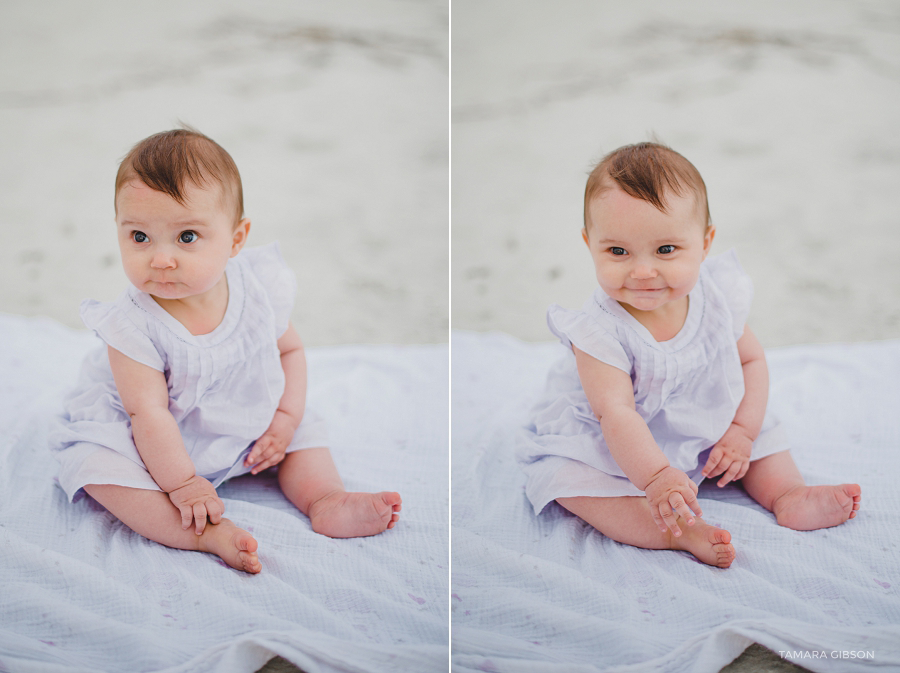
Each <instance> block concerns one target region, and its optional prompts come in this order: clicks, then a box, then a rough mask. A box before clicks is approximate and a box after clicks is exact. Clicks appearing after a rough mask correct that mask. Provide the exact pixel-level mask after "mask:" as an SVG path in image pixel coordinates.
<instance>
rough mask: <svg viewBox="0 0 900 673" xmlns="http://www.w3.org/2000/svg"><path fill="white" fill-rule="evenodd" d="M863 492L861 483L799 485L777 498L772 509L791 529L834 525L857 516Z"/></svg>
mask: <svg viewBox="0 0 900 673" xmlns="http://www.w3.org/2000/svg"><path fill="white" fill-rule="evenodd" d="M861 492H862V489H860V487H859V484H839V485H837V486H797V487H796V488H793V489H791V490H790V491H788V492H787V493H785V494H784V495H782V496H781V497H779V498H778V499H777V500H775V504H774V505H773V507H772V511H773V512H774V513H775V519H776V520H777V521H778V523H779V524H780V525H782V526H785V527H787V528H793V529H794V530H818V529H819V528H830V527H831V526H839V525H840V524H842V523H844V522H845V521H846V520H847V519H852V518H853V517H855V516H856V512H857V510H859V499H860V493H861Z"/></svg>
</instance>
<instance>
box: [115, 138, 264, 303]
mask: <svg viewBox="0 0 900 673" xmlns="http://www.w3.org/2000/svg"><path fill="white" fill-rule="evenodd" d="M115 209H116V227H117V230H118V238H119V249H120V251H121V253H122V265H123V266H124V268H125V275H126V276H128V279H129V280H130V281H131V282H132V284H133V285H134V286H135V287H137V288H138V289H139V290H142V291H144V292H147V293H148V294H151V295H152V296H154V297H156V298H157V300H182V299H186V298H188V297H195V296H200V295H204V294H205V293H207V292H209V291H210V290H212V289H218V290H221V288H222V287H223V286H222V285H221V283H222V282H223V279H224V274H225V266H226V263H227V262H228V259H229V258H230V257H233V256H234V255H236V254H237V253H238V252H240V250H241V248H242V247H243V245H244V243H245V242H246V239H247V234H248V232H249V230H250V221H249V220H247V219H244V218H243V214H244V213H243V211H244V205H243V194H242V189H241V177H240V174H239V173H238V170H237V166H236V165H235V163H234V161H233V160H232V158H231V157H230V156H229V154H228V153H227V152H226V151H225V150H224V149H222V148H221V147H220V146H219V145H218V144H216V143H215V142H213V141H212V140H210V139H209V138H207V137H206V136H204V135H203V134H201V133H198V132H197V131H194V130H190V129H178V130H174V131H165V132H163V133H157V134H155V135H152V136H150V137H149V138H145V139H144V140H142V141H141V142H139V143H138V144H137V145H135V146H134V148H132V150H131V151H130V152H129V153H128V154H127V155H126V156H125V158H124V159H123V160H122V163H121V165H120V166H119V172H118V174H117V175H116V194H115Z"/></svg>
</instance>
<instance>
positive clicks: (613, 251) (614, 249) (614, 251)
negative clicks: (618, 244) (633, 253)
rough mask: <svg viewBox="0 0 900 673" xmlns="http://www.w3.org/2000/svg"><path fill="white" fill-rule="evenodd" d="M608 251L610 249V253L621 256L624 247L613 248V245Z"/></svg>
mask: <svg viewBox="0 0 900 673" xmlns="http://www.w3.org/2000/svg"><path fill="white" fill-rule="evenodd" d="M609 251H610V252H611V253H612V254H614V255H616V256H621V255H624V254H625V248H615V247H613V248H610V249H609Z"/></svg>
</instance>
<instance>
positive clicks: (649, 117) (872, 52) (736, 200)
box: [451, 0, 900, 347]
mask: <svg viewBox="0 0 900 673" xmlns="http://www.w3.org/2000/svg"><path fill="white" fill-rule="evenodd" d="M898 30H900V9H898V7H897V5H896V4H894V3H891V2H889V1H887V0H882V1H870V2H860V3H845V2H834V1H830V2H804V1H800V0H791V1H789V2H779V1H760V0H757V1H755V2H751V3H743V4H740V3H718V2H714V1H712V0H691V1H690V2H684V3H662V2H653V1H648V0H637V1H634V2H627V3H613V2H581V1H577V0H562V1H560V2H557V3H553V4H552V9H550V5H534V6H531V8H530V10H529V11H527V12H525V11H522V9H521V3H517V2H514V0H495V1H494V2H489V3H481V2H473V1H470V0H469V1H465V2H455V3H454V4H453V49H452V55H453V77H452V101H453V102H452V130H453V136H452V155H453V165H452V181H453V193H452V197H451V199H452V200H451V204H452V213H453V219H452V247H453V265H452V272H451V273H452V287H453V301H452V312H453V326H454V327H455V328H465V329H473V330H492V329H498V330H502V331H504V332H508V333H510V334H513V335H515V336H518V337H520V338H522V339H526V340H530V341H543V340H547V339H548V338H550V335H549V333H548V331H547V329H546V325H545V320H544V313H545V310H546V307H547V306H548V305H549V304H551V303H554V302H556V303H559V304H561V305H563V306H566V307H569V308H577V307H579V306H581V304H582V303H583V301H584V300H585V299H586V298H587V297H588V295H589V294H590V292H591V289H592V286H593V283H594V280H593V268H592V266H591V263H590V259H589V257H588V255H587V251H586V249H585V248H584V244H583V242H582V240H581V236H580V231H581V227H582V194H583V189H584V181H585V177H586V174H587V172H588V171H589V170H590V168H591V166H592V165H593V163H595V162H596V161H597V160H599V159H600V158H601V157H602V156H603V155H604V154H605V153H606V152H608V151H610V150H613V149H615V148H616V147H619V146H621V145H624V144H628V143H633V142H639V141H643V140H649V139H651V138H652V137H653V136H654V135H655V136H656V137H657V138H658V139H660V140H662V141H663V142H666V143H668V144H669V145H671V146H672V147H674V148H675V149H676V150H678V151H679V152H681V153H682V154H684V155H685V156H686V157H688V159H690V160H691V161H692V162H693V163H694V164H695V165H696V166H697V168H698V169H699V170H700V172H701V174H702V175H703V176H704V179H705V181H706V184H707V188H708V191H709V202H710V210H711V213H712V217H713V220H714V222H715V224H716V225H717V230H718V234H717V237H716V240H715V242H714V244H713V252H712V254H718V253H721V252H724V251H726V250H728V249H729V248H732V247H734V248H735V249H736V250H737V251H738V256H739V258H740V259H741V262H742V264H743V266H744V267H745V269H746V270H747V271H748V273H750V275H751V276H752V277H753V279H754V281H755V284H756V300H755V303H754V308H753V312H752V314H751V318H750V325H751V327H752V328H753V330H754V331H755V333H756V334H757V336H758V337H759V338H760V340H761V341H762V342H763V344H764V345H765V346H767V347H775V346H783V345H787V344H797V343H815V342H835V341H858V340H872V339H885V338H892V337H897V336H900V300H898V296H900V267H898V264H897V261H896V251H897V250H898V249H900V226H898V211H900V191H898V190H897V188H896V185H897V184H900V135H898V133H897V123H898V109H900V40H898V39H897V37H898V36H897V33H898Z"/></svg>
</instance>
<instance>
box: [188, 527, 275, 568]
mask: <svg viewBox="0 0 900 673" xmlns="http://www.w3.org/2000/svg"><path fill="white" fill-rule="evenodd" d="M199 543H200V551H205V552H209V553H210V554H215V555H216V556H218V557H219V558H220V559H222V560H223V561H225V563H227V564H228V565H230V566H231V567H232V568H236V569H237V570H243V571H244V572H248V573H258V572H259V571H260V570H262V564H261V563H260V562H259V557H257V555H256V548H257V546H258V544H257V542H256V540H255V539H254V538H253V536H252V535H250V533H248V532H247V531H245V530H243V529H241V528H238V527H237V526H235V525H234V523H232V522H231V520H230V519H222V521H221V523H218V524H211V523H208V524H206V530H204V531H203V535H201V536H200V538H199Z"/></svg>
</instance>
